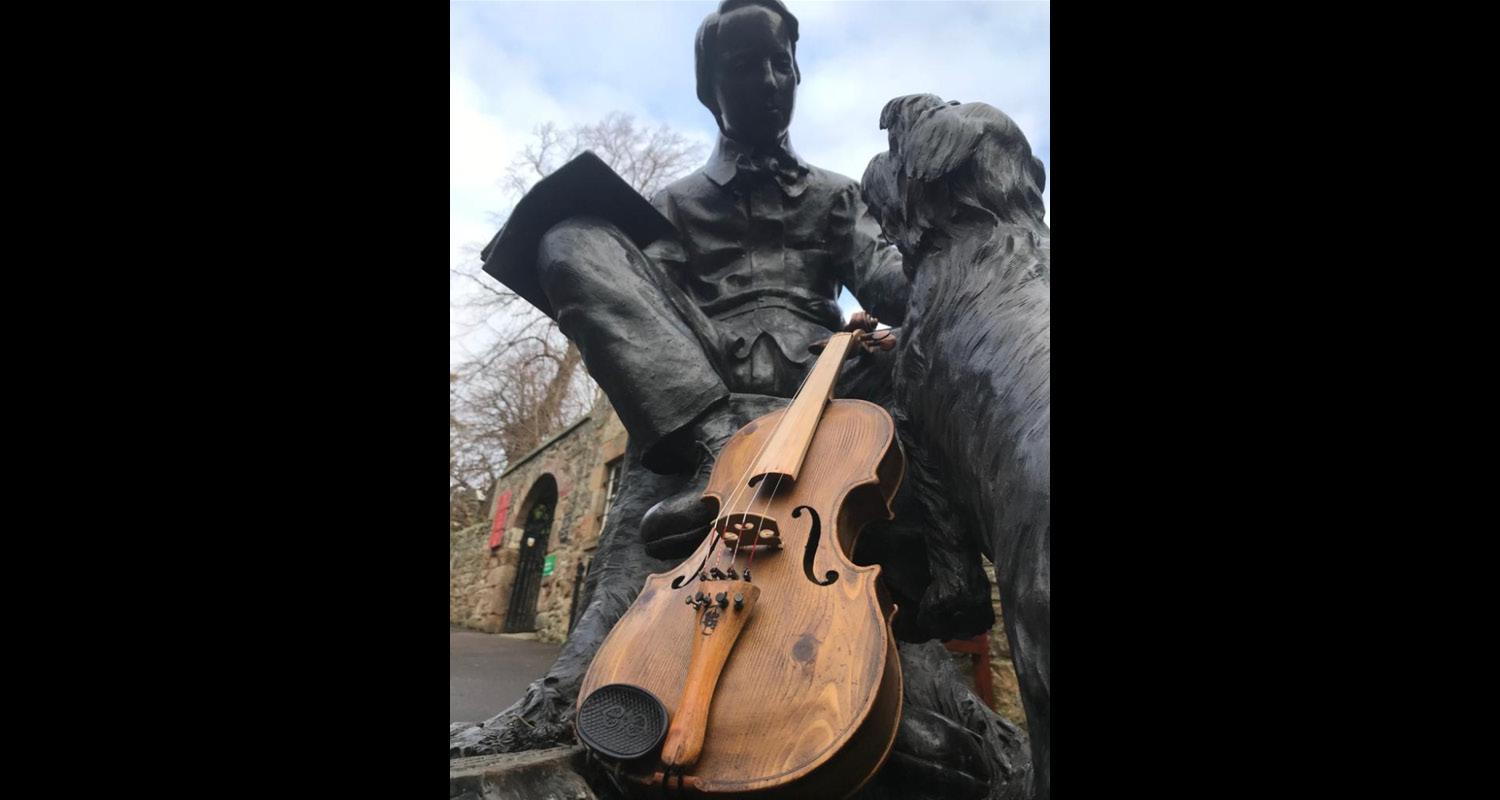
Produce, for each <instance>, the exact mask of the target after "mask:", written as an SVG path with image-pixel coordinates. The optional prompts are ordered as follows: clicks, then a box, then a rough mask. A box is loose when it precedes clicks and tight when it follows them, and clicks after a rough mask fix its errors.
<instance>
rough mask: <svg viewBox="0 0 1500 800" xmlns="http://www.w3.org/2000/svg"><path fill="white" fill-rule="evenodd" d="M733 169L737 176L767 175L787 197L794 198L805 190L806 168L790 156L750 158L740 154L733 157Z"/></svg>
mask: <svg viewBox="0 0 1500 800" xmlns="http://www.w3.org/2000/svg"><path fill="white" fill-rule="evenodd" d="M734 168H735V173H736V174H737V175H743V176H746V177H751V176H762V175H769V176H770V177H771V178H773V179H774V180H775V181H776V184H777V185H778V186H780V187H781V190H782V191H783V192H785V193H786V194H787V195H788V196H789V197H796V196H797V195H799V194H801V193H802V190H803V189H805V188H807V182H806V180H804V179H805V178H806V177H807V167H804V166H802V165H801V164H799V163H797V160H796V159H795V158H792V157H790V156H785V155H766V156H755V157H753V158H752V157H750V156H748V155H746V154H744V153H740V154H739V155H737V156H735V159H734Z"/></svg>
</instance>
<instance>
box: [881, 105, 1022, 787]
mask: <svg viewBox="0 0 1500 800" xmlns="http://www.w3.org/2000/svg"><path fill="white" fill-rule="evenodd" d="M881 127H882V128H885V129H886V130H888V131H889V135H890V150H889V151H888V152H886V153H881V154H880V155H878V156H876V157H875V159H874V160H873V161H871V162H870V166H869V168H868V169H867V170H866V173H865V179H864V192H865V199H866V202H867V203H868V204H869V205H870V207H871V210H872V211H873V212H874V213H875V214H876V216H877V217H878V218H879V219H880V222H881V225H882V227H883V228H884V230H885V232H886V234H887V236H889V237H890V238H892V239H893V240H894V241H895V242H896V243H897V246H898V247H899V248H900V249H901V251H902V253H903V255H904V256H905V264H906V269H907V273H908V275H909V276H910V277H911V278H912V290H911V301H910V306H909V308H908V310H907V314H906V321H905V325H904V326H903V329H902V331H901V332H900V336H899V344H898V349H897V363H896V370H895V386H896V396H897V404H898V408H899V411H900V413H899V414H898V415H897V418H898V424H901V425H903V426H906V427H908V428H909V429H910V433H911V436H912V438H914V439H915V440H918V441H921V442H922V443H923V448H924V450H926V451H928V452H927V458H928V459H929V460H930V461H931V463H930V464H929V465H928V467H927V468H928V469H929V471H931V472H933V473H934V476H935V479H936V485H942V486H944V492H943V493H944V494H945V495H946V497H945V498H944V500H945V501H947V502H951V503H952V504H953V505H954V506H956V507H958V508H959V509H960V511H961V515H962V516H963V517H966V518H967V522H968V524H967V525H965V526H963V528H962V529H960V530H959V531H958V533H957V534H954V533H951V532H948V531H943V530H934V531H932V532H931V537H932V539H931V540H930V541H929V547H928V550H929V562H930V568H931V569H932V570H933V572H934V573H935V575H934V577H935V578H936V574H937V573H939V572H940V571H942V570H952V569H956V570H972V569H974V568H975V566H976V564H966V563H963V562H965V561H966V560H969V559H974V560H975V561H976V563H977V555H973V553H974V551H975V549H976V548H977V550H979V551H982V552H983V553H984V554H985V555H986V556H988V557H989V558H990V560H991V561H992V562H994V564H995V568H996V577H997V579H998V583H999V588H1000V599H1001V607H1002V610H1003V611H1004V614H1005V629H1006V635H1007V636H1008V637H1009V640H1010V646H1011V654H1012V657H1013V659H1014V661H1015V666H1016V672H1017V676H1018V678H1019V681H1020V689H1021V699H1022V704H1023V705H1024V707H1025V709H1026V717H1027V725H1028V732H1029V734H1030V737H1031V747H1032V760H1033V770H1034V772H1033V775H1034V785H1033V796H1034V797H1040V798H1046V797H1050V793H1051V788H1050V784H1051V780H1050V755H1049V750H1050V742H1051V736H1050V729H1051V722H1050V720H1051V712H1050V689H1049V684H1050V670H1049V655H1050V647H1051V635H1050V627H1051V611H1050V605H1051V587H1050V574H1051V567H1050V561H1049V559H1050V556H1049V548H1050V538H1051V478H1050V449H1051V381H1050V365H1051V333H1050V315H1051V311H1050V308H1051V287H1050V271H1049V264H1050V260H1051V258H1050V251H1051V246H1050V239H1051V234H1050V232H1049V231H1048V228H1047V225H1046V224H1045V222H1044V221H1043V210H1044V209H1043V204H1042V198H1041V191H1042V188H1043V185H1044V181H1045V173H1044V171H1043V169H1042V165H1041V162H1040V161H1039V160H1038V159H1036V158H1034V157H1033V156H1032V154H1031V148H1030V145H1029V144H1028V143H1027V141H1026V138H1025V137H1024V136H1023V135H1022V134H1021V131H1020V129H1019V128H1017V127H1016V125H1015V123H1014V122H1013V121H1011V119H1010V118H1009V117H1007V116H1005V115H1004V114H1003V113H1001V112H1000V111H999V110H998V109H995V108H993V107H992V106H988V105H985V104H982V103H970V104H964V105H959V104H957V103H944V102H943V101H942V100H941V99H940V98H938V97H936V96H934V95H910V96H907V97H900V98H896V99H895V100H892V101H891V102H890V103H888V104H887V105H886V107H885V109H884V111H882V113H881ZM935 511H939V513H938V514H936V517H937V518H942V517H943V515H944V514H946V513H947V512H946V511H941V510H935ZM968 531H973V532H975V533H977V534H978V541H977V542H974V541H952V540H951V539H952V537H955V536H969V535H971V534H969V533H968ZM945 535H946V536H948V537H949V539H948V540H945V539H944V537H945ZM954 585H955V582H951V581H950V582H944V581H941V580H936V579H934V580H933V582H932V584H931V585H930V587H929V592H933V591H942V590H943V589H944V587H945V586H946V587H953V586H954ZM952 604H958V605H962V599H961V598H942V597H930V598H924V600H923V605H924V607H931V608H942V607H944V606H945V605H952ZM926 610H927V609H926V608H924V611H926Z"/></svg>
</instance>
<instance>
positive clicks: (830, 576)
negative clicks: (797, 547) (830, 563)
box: [792, 506, 839, 586]
mask: <svg viewBox="0 0 1500 800" xmlns="http://www.w3.org/2000/svg"><path fill="white" fill-rule="evenodd" d="M804 508H805V509H807V513H808V516H811V517H812V528H811V529H810V530H808V532H807V548H806V549H804V550H803V551H802V572H803V574H805V575H807V579H808V580H810V581H812V582H813V583H816V584H817V585H819V586H828V585H830V584H832V583H833V582H834V581H836V580H838V579H839V573H838V570H832V569H831V570H828V573H827V575H826V576H825V578H824V579H823V580H821V581H820V580H818V579H817V578H815V577H813V556H814V555H816V554H817V552H818V540H819V539H821V538H823V525H822V523H821V522H820V521H819V520H818V512H816V511H814V510H813V509H812V506H797V507H796V508H794V509H792V518H793V519H796V518H798V517H800V516H802V510H803V509H804Z"/></svg>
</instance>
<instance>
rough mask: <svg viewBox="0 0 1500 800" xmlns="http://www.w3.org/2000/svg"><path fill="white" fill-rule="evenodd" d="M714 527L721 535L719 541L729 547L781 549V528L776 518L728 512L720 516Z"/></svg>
mask: <svg viewBox="0 0 1500 800" xmlns="http://www.w3.org/2000/svg"><path fill="white" fill-rule="evenodd" d="M714 529H715V530H716V531H718V532H719V533H721V534H722V535H723V536H722V538H721V540H720V541H721V542H722V543H723V546H724V547H726V548H729V549H734V548H735V547H739V549H741V550H744V549H745V548H755V547H764V548H767V549H771V550H779V549H781V528H780V527H779V526H778V525H777V524H776V520H774V519H771V518H770V517H766V516H762V515H760V514H730V515H728V516H726V517H720V518H719V521H718V522H716V523H714Z"/></svg>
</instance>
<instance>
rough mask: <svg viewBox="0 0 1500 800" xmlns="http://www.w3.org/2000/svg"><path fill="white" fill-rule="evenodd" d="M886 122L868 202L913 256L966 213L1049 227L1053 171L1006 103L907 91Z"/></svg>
mask: <svg viewBox="0 0 1500 800" xmlns="http://www.w3.org/2000/svg"><path fill="white" fill-rule="evenodd" d="M880 127H881V128H882V129H884V130H886V131H887V132H888V135H889V140H890V149H889V150H887V151H886V152H884V153H881V154H879V155H877V156H875V158H874V159H872V160H871V161H870V164H869V166H868V167H867V168H866V169H865V176H864V181H863V184H862V187H863V192H864V197H865V203H866V204H868V205H869V206H870V209H871V212H872V213H873V214H874V215H875V216H876V218H877V219H878V220H879V221H880V224H881V227H882V228H883V229H884V230H885V233H886V235H887V236H888V237H890V238H891V240H892V241H894V242H895V243H896V244H897V246H898V247H900V248H901V251H902V253H903V254H905V255H906V256H907V258H908V259H911V258H912V257H914V256H916V255H917V254H919V253H920V252H921V249H922V242H923V240H924V238H925V237H926V236H927V234H928V233H929V232H930V231H932V230H941V229H943V228H944V227H945V226H948V225H951V224H952V223H953V222H954V221H955V220H958V219H960V218H962V217H972V216H974V215H980V216H982V217H983V218H987V219H992V220H993V221H994V222H996V223H1004V224H1011V225H1020V226H1024V227H1027V228H1030V229H1032V230H1035V231H1037V232H1039V233H1045V232H1046V223H1045V222H1043V219H1042V218H1043V214H1044V213H1045V211H1046V209H1045V207H1044V205H1043V203H1042V189H1043V188H1044V187H1045V186H1046V180H1047V178H1046V172H1045V170H1043V168H1042V162H1041V159H1038V158H1036V157H1035V156H1033V155H1032V154H1031V145H1030V144H1029V143H1028V142H1027V141H1026V137H1025V135H1023V134H1022V133H1021V129H1020V128H1019V127H1017V126H1016V124H1015V122H1014V121H1012V120H1011V118H1010V117H1008V116H1006V115H1005V114H1003V113H1002V112H1001V111H1000V110H999V109H997V108H995V107H994V106H990V105H986V104H984V103H964V104H959V103H958V102H956V101H955V102H946V103H945V102H943V100H942V98H940V97H938V96H937V95H931V94H917V95H906V96H904V97H897V98H895V99H894V100H891V101H890V102H889V103H886V105H885V108H884V109H883V110H882V111H881V112H880Z"/></svg>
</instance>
